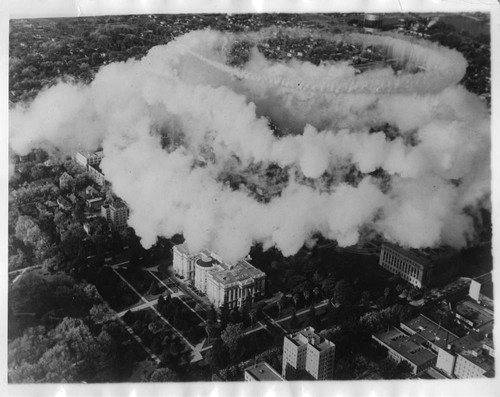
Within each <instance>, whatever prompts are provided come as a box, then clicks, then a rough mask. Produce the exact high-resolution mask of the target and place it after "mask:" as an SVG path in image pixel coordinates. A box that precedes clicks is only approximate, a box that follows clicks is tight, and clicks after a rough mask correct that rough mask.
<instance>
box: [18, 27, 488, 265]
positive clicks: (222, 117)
mask: <svg viewBox="0 0 500 397" xmlns="http://www.w3.org/2000/svg"><path fill="white" fill-rule="evenodd" d="M295 34H297V33H295ZM261 35H262V34H261ZM261 35H260V36H259V34H253V36H252V37H253V39H254V40H257V39H258V38H259V37H262V36H261ZM250 36H251V35H250ZM250 36H249V35H245V36H242V37H243V38H248V37H250ZM242 37H240V36H238V35H233V34H224V33H219V32H214V31H210V30H207V31H202V32H191V33H189V34H187V35H185V36H183V37H180V38H178V39H177V40H175V41H174V42H171V43H169V44H168V45H165V46H158V47H155V48H153V49H151V50H150V52H149V54H148V55H147V56H146V57H144V58H143V59H142V60H140V61H135V60H130V61H127V62H125V63H115V64H110V65H107V66H105V67H102V68H101V70H100V71H99V72H98V73H97V75H96V77H95V79H94V81H93V82H92V83H91V84H90V85H88V86H76V85H70V84H63V83H61V84H58V85H56V86H54V87H52V88H49V89H47V90H45V91H43V92H42V93H40V94H39V96H38V97H37V98H36V99H35V100H34V102H33V103H31V104H30V105H29V107H27V108H25V107H22V106H17V107H16V108H14V109H12V110H11V112H10V145H11V147H12V148H13V149H14V150H15V151H16V152H18V153H20V154H23V153H26V152H28V151H29V150H31V149H32V148H34V147H43V148H58V149H60V150H62V151H63V152H65V151H70V150H75V149H88V150H92V149H96V148H97V147H98V146H100V145H102V147H103V150H104V159H103V161H102V163H101V168H102V169H103V171H104V173H105V175H106V178H107V179H108V180H109V181H110V182H111V183H112V185H113V190H114V191H115V192H116V194H117V195H119V196H120V197H122V198H123V199H124V200H125V201H126V202H127V204H128V205H129V206H130V209H131V215H130V220H129V224H130V225H131V226H132V227H134V229H135V230H136V233H137V234H138V235H139V236H140V237H141V239H142V243H143V245H144V246H146V247H149V246H151V245H152V244H154V242H155V241H156V238H157V236H159V235H162V236H167V237H168V236H172V235H173V234H175V233H183V235H184V237H185V238H186V240H187V243H188V245H189V247H190V249H192V250H193V251H196V250H199V249H201V248H203V247H209V248H212V249H214V250H215V251H217V252H219V253H220V255H221V256H222V257H224V258H226V259H227V260H230V261H232V260H236V259H239V258H241V257H243V256H245V255H246V254H247V253H248V251H249V250H250V248H251V246H252V245H253V244H254V243H256V242H261V243H263V244H264V246H265V247H271V246H276V247H278V248H279V249H280V250H281V251H282V252H283V254H285V255H291V254H294V253H295V252H297V251H298V250H299V249H300V248H301V247H302V245H303V244H304V243H310V242H311V239H312V238H313V236H314V235H315V234H316V233H321V234H322V235H323V236H325V237H327V238H330V239H334V240H336V241H337V242H338V243H339V245H341V246H348V245H352V244H355V243H356V242H357V241H358V239H359V237H360V234H361V233H362V232H363V230H364V229H365V228H369V229H370V230H376V231H377V232H378V233H380V234H381V235H383V236H384V237H385V238H386V239H388V240H390V241H394V242H397V243H399V244H402V245H405V246H411V247H427V246H435V245H439V244H449V245H452V246H457V247H458V246H463V245H465V244H467V242H468V241H469V240H470V239H472V238H473V237H474V230H473V226H472V219H471V218H470V217H469V216H467V215H465V214H464V208H466V207H467V208H474V207H475V206H477V205H479V204H480V203H481V204H483V202H484V200H485V197H486V198H487V197H488V193H489V180H490V175H489V148H490V136H489V134H490V132H489V128H490V127H489V118H490V116H489V112H488V109H487V108H486V107H485V106H484V105H483V103H482V102H481V101H480V100H479V98H477V97H476V96H475V95H473V94H470V93H468V92H467V91H466V90H465V89H464V88H462V87H460V86H457V85H456V84H457V83H458V82H459V81H460V79H461V78H462V76H463V74H464V72H465V67H466V62H465V60H464V59H463V57H462V56H461V55H460V54H459V53H458V52H455V51H452V50H449V49H445V48H442V47H438V46H436V45H433V44H430V43H426V42H413V43H409V42H407V41H404V40H402V39H398V38H395V37H379V36H364V35H350V36H344V37H343V40H346V41H349V42H353V43H361V44H364V45H377V46H382V47H384V48H386V49H387V52H388V53H389V54H390V56H391V57H393V58H398V59H399V60H400V61H402V62H411V63H413V64H417V65H419V66H422V68H423V69H424V70H423V71H422V72H420V73H416V74H409V73H407V74H405V73H402V74H399V75H396V74H394V73H393V72H392V70H390V69H389V68H387V69H382V70H377V71H368V72H365V73H362V74H359V75H356V74H355V71H354V68H353V67H351V66H349V65H348V64H347V63H346V62H341V63H330V64H323V65H320V66H315V65H313V64H310V63H307V62H299V61H291V62H288V63H271V62H269V61H267V60H266V59H264V57H263V56H262V55H261V54H260V53H258V51H256V50H254V51H252V52H251V54H252V55H251V58H250V60H249V61H248V62H247V63H246V64H245V65H244V66H242V67H241V68H230V67H228V66H227V65H225V63H224V62H225V56H226V51H227V49H228V48H229V47H230V45H231V44H232V43H233V42H234V41H235V40H237V39H241V38H242ZM252 37H251V38H252ZM264 116H269V117H270V118H271V119H272V120H273V121H276V122H277V123H278V124H279V125H280V126H281V127H282V128H285V129H289V131H291V132H292V133H291V134H289V135H286V136H284V137H282V138H278V137H276V135H274V134H273V131H272V129H271V128H270V127H269V124H268V119H267V118H266V117H264ZM384 123H389V124H391V125H392V126H394V127H395V128H397V129H398V136H397V137H395V139H392V140H389V139H388V138H387V137H386V135H385V133H384V132H382V131H378V132H377V131H375V132H374V131H373V130H372V131H370V128H371V127H376V126H377V125H382V124H384ZM165 136H167V138H169V139H170V141H171V144H170V145H168V146H167V148H162V138H164V137H165ZM410 141H411V142H412V143H411V144H410V143H409V142H410ZM172 142H173V143H172ZM271 164H275V165H278V166H279V167H282V168H283V169H285V170H286V172H287V173H288V182H287V185H286V186H284V187H283V188H282V191H281V194H280V195H278V196H275V197H274V198H272V199H271V200H270V201H269V202H267V203H264V202H259V201H257V200H256V199H255V198H254V196H252V195H251V194H249V193H248V191H247V190H245V189H243V188H241V189H239V190H234V187H233V188H230V187H229V186H228V185H227V184H225V183H224V182H222V181H221V178H220V176H221V174H222V173H224V174H233V175H246V177H247V178H254V179H258V180H260V181H261V182H262V181H263V180H265V178H264V177H263V175H261V174H254V175H252V176H249V174H250V170H254V173H255V172H256V171H255V170H265V169H266V167H267V166H268V165H271ZM353 166H354V167H356V169H357V170H358V171H359V172H360V173H361V174H363V175H360V176H358V177H357V178H356V179H357V181H356V183H351V184H349V183H347V181H348V180H350V179H349V178H348V175H347V174H348V172H351V171H352V170H351V168H352V167H353ZM380 170H383V171H384V173H385V174H386V175H387V178H388V179H389V181H387V180H385V181H384V182H382V181H381V180H380V179H378V178H377V177H375V176H370V175H366V174H370V173H373V172H375V171H380ZM262 172H264V171H262ZM298 175H299V176H298ZM300 175H303V176H304V177H305V178H308V179H306V181H309V182H308V183H307V184H304V178H301V177H300ZM329 177H332V178H333V179H332V180H333V182H331V181H330V183H328V184H325V183H322V182H321V181H323V180H324V179H328V178H329ZM387 178H386V179H387ZM268 184H269V182H268ZM265 188H269V189H273V188H274V187H273V186H266V187H265Z"/></svg>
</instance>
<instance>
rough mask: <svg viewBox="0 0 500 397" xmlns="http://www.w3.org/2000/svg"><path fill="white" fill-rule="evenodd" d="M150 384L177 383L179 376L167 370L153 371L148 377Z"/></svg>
mask: <svg viewBox="0 0 500 397" xmlns="http://www.w3.org/2000/svg"><path fill="white" fill-rule="evenodd" d="M149 381H150V382H178V381H179V376H178V375H177V374H176V373H175V372H174V371H172V370H171V369H168V368H158V369H155V370H154V371H153V372H152V373H151V376H150V377H149Z"/></svg>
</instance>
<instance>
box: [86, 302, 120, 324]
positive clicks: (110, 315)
mask: <svg viewBox="0 0 500 397" xmlns="http://www.w3.org/2000/svg"><path fill="white" fill-rule="evenodd" d="M89 315H90V317H91V318H92V320H93V321H94V322H95V323H96V324H100V323H104V322H108V321H110V320H112V319H114V318H115V313H114V312H113V311H112V310H111V309H110V308H109V306H108V305H107V304H105V303H99V304H97V305H94V306H92V308H91V309H90V311H89Z"/></svg>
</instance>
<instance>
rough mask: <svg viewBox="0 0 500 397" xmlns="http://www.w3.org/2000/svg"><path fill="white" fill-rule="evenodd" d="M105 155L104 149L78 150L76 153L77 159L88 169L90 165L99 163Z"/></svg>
mask: <svg viewBox="0 0 500 397" xmlns="http://www.w3.org/2000/svg"><path fill="white" fill-rule="evenodd" d="M103 156H104V153H103V151H102V150H98V151H95V152H85V151H77V152H76V154H75V161H76V162H77V163H78V164H80V165H81V166H82V167H85V169H86V170H88V166H89V165H95V164H99V163H100V162H101V160H102V158H103Z"/></svg>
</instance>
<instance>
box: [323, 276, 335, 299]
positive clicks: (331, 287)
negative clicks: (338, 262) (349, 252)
mask: <svg viewBox="0 0 500 397" xmlns="http://www.w3.org/2000/svg"><path fill="white" fill-rule="evenodd" d="M321 289H322V290H323V294H324V295H325V297H327V298H331V297H332V296H333V292H334V291H335V280H334V279H333V278H332V277H329V278H327V279H325V280H323V282H322V283H321Z"/></svg>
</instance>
